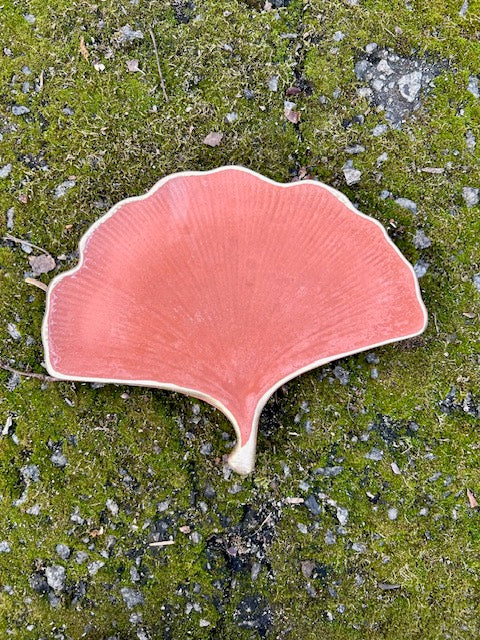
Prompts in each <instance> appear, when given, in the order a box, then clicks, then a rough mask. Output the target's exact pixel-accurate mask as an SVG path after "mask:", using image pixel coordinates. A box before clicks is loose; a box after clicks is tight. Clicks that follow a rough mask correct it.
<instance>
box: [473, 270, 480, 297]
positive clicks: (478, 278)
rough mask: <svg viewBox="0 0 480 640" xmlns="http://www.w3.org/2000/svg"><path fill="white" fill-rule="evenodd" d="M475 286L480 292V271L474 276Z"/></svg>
mask: <svg viewBox="0 0 480 640" xmlns="http://www.w3.org/2000/svg"><path fill="white" fill-rule="evenodd" d="M473 286H474V287H475V289H476V290H477V291H478V292H479V293H480V273H476V274H475V275H474V276H473Z"/></svg>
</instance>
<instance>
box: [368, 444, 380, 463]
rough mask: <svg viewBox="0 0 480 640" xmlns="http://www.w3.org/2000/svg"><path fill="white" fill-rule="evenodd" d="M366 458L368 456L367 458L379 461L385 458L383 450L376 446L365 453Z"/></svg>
mask: <svg viewBox="0 0 480 640" xmlns="http://www.w3.org/2000/svg"><path fill="white" fill-rule="evenodd" d="M365 458H367V460H374V461H375V462H378V461H379V460H381V459H382V458H383V451H382V450H381V449H377V448H375V447H374V448H373V449H372V450H371V451H369V452H368V453H367V454H365Z"/></svg>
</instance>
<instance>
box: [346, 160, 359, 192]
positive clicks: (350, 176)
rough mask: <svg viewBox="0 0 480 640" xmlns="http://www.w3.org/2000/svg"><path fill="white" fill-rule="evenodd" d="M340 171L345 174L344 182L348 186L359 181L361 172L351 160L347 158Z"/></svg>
mask: <svg viewBox="0 0 480 640" xmlns="http://www.w3.org/2000/svg"><path fill="white" fill-rule="evenodd" d="M342 171H343V175H344V176H345V182H346V183H347V185H348V186H351V185H352V184H357V182H360V178H361V177H362V172H361V171H360V170H359V169H355V168H354V166H353V162H352V160H347V162H346V163H345V164H344V165H343V167H342Z"/></svg>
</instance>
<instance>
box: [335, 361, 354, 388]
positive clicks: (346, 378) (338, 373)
mask: <svg viewBox="0 0 480 640" xmlns="http://www.w3.org/2000/svg"><path fill="white" fill-rule="evenodd" d="M333 375H334V376H335V378H336V379H337V380H338V381H339V382H340V384H342V385H347V384H348V383H349V382H350V373H349V372H348V371H347V370H346V369H344V368H343V367H341V366H340V365H337V366H336V367H335V368H334V369H333Z"/></svg>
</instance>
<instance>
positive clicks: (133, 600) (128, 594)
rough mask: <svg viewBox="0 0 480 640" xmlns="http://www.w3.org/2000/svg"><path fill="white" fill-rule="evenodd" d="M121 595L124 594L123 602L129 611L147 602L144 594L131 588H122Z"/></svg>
mask: <svg viewBox="0 0 480 640" xmlns="http://www.w3.org/2000/svg"><path fill="white" fill-rule="evenodd" d="M120 593H121V594H122V598H123V601H124V602H125V604H126V605H127V607H128V608H129V609H133V607H137V606H139V605H141V604H143V603H144V601H145V600H144V597H143V594H142V593H141V592H140V591H138V590H137V589H132V588H131V587H122V588H121V589H120Z"/></svg>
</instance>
